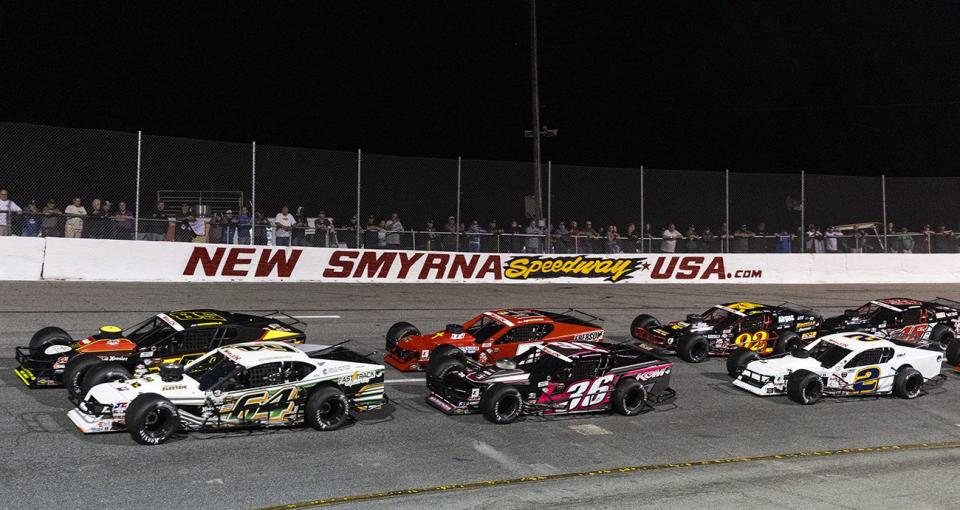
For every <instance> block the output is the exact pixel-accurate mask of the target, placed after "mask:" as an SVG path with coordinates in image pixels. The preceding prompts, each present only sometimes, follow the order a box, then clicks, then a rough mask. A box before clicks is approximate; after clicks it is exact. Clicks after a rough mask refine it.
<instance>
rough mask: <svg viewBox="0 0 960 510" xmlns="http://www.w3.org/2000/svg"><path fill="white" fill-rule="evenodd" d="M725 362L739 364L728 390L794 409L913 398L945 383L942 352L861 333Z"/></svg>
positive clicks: (748, 354) (837, 335)
mask: <svg viewBox="0 0 960 510" xmlns="http://www.w3.org/2000/svg"><path fill="white" fill-rule="evenodd" d="M730 360H738V361H739V363H741V364H742V368H740V369H739V374H738V375H737V376H736V379H734V381H733V384H734V386H737V387H738V388H742V389H744V390H746V391H749V392H750V393H753V394H754V395H759V396H769V395H783V394H786V395H788V396H789V397H790V399H791V400H793V401H794V402H797V403H800V404H815V403H817V402H818V401H819V400H820V399H821V398H822V397H824V396H853V395H877V396H879V395H890V394H893V395H896V396H898V397H901V398H908V399H909V398H916V397H918V396H920V394H921V393H922V392H923V388H924V386H925V385H937V384H940V383H942V382H943V381H944V380H945V379H946V378H945V376H943V375H942V374H941V373H940V365H941V363H942V361H943V353H941V352H937V351H931V350H927V349H917V348H914V347H906V346H903V345H898V344H895V343H893V342H891V341H889V340H885V339H881V338H879V337H875V336H872V335H869V334H866V333H835V334H832V335H826V336H824V337H822V338H820V339H819V340H817V341H815V342H813V343H811V344H810V345H808V346H806V347H805V348H804V349H801V350H797V351H792V352H789V353H785V354H781V355H779V356H774V357H771V358H768V359H757V358H756V353H753V352H751V351H748V350H741V351H738V352H736V353H734V354H732V355H731V357H730ZM728 368H729V366H728Z"/></svg>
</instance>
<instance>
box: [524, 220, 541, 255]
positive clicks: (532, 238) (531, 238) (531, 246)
mask: <svg viewBox="0 0 960 510" xmlns="http://www.w3.org/2000/svg"><path fill="white" fill-rule="evenodd" d="M523 233H524V234H526V238H525V239H524V240H523V241H524V242H523V252H524V253H541V252H542V250H541V248H540V241H541V240H542V239H541V238H542V237H543V230H542V229H541V228H540V227H538V226H537V220H535V219H533V218H531V219H530V222H529V223H528V224H527V228H526V230H524V231H523Z"/></svg>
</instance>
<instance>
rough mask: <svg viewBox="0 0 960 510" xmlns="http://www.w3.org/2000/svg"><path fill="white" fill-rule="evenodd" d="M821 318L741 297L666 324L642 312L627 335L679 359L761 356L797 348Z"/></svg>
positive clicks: (791, 307) (813, 334) (811, 336)
mask: <svg viewBox="0 0 960 510" xmlns="http://www.w3.org/2000/svg"><path fill="white" fill-rule="evenodd" d="M820 322H821V319H820V315H819V314H817V313H815V312H813V311H812V310H809V309H806V308H803V307H800V306H796V305H791V304H789V303H784V304H781V305H777V306H770V305H761V304H757V303H749V302H743V301H741V302H738V303H729V304H725V305H717V306H714V307H712V308H710V309H709V310H707V311H706V312H704V313H702V314H699V315H698V314H690V315H687V320H685V321H676V322H671V323H669V324H665V325H661V324H660V321H658V320H657V319H656V318H654V317H652V316H650V315H646V314H641V315H638V316H637V317H636V318H635V319H633V323H632V324H631V325H630V333H631V334H632V335H633V337H634V338H636V339H637V340H640V341H641V345H642V346H644V347H645V348H648V349H651V350H653V351H655V352H675V353H676V354H677V355H678V356H679V357H680V359H682V360H684V361H689V362H691V363H699V362H701V361H703V360H705V359H707V357H708V356H726V355H728V354H730V352H731V351H733V350H734V349H737V348H738V347H745V348H748V349H750V350H752V351H754V352H756V353H757V354H759V355H761V356H768V355H771V354H779V353H783V352H786V351H790V350H794V349H799V348H801V347H803V346H804V345H805V344H807V343H809V342H811V341H813V340H814V339H815V338H816V337H817V334H818V331H819V329H820Z"/></svg>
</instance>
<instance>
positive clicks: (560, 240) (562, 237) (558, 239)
mask: <svg viewBox="0 0 960 510" xmlns="http://www.w3.org/2000/svg"><path fill="white" fill-rule="evenodd" d="M551 237H552V240H553V251H554V252H555V253H570V231H569V230H567V224H566V222H563V221H561V222H560V223H559V224H558V225H557V228H555V229H553V235H552V236H551Z"/></svg>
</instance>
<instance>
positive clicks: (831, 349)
mask: <svg viewBox="0 0 960 510" xmlns="http://www.w3.org/2000/svg"><path fill="white" fill-rule="evenodd" d="M850 352H852V351H850V349H847V348H845V347H840V346H839V345H837V344H832V343H828V342H820V344H818V345H817V346H816V347H814V348H813V349H812V350H811V351H810V357H811V358H813V359H815V360H817V361H819V362H820V366H822V367H823V368H833V366H834V365H836V364H837V363H839V362H840V360H842V359H843V358H846V357H847V354H850Z"/></svg>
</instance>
